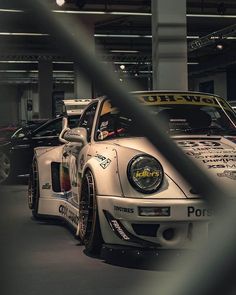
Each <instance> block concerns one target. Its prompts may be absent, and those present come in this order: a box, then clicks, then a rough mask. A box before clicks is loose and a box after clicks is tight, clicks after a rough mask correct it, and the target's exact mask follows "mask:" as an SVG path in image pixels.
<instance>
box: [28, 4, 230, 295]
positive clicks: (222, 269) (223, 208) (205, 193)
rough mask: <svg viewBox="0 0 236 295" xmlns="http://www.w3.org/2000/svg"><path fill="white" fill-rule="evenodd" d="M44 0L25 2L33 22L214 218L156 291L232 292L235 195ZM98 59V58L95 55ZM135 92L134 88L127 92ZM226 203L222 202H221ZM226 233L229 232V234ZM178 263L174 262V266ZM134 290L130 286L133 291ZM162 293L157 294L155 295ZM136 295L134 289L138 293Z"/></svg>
mask: <svg viewBox="0 0 236 295" xmlns="http://www.w3.org/2000/svg"><path fill="white" fill-rule="evenodd" d="M45 2H46V1H44V0H41V1H40V0H33V1H32V0H25V3H27V5H28V8H29V10H30V13H34V15H35V17H37V18H38V23H39V24H40V23H41V24H44V25H45V24H46V26H47V29H48V30H49V33H50V35H51V37H53V38H54V39H55V40H56V42H57V44H58V46H59V47H60V50H62V51H63V53H64V54H67V55H68V56H70V57H73V58H74V60H75V61H77V62H79V64H80V68H81V70H82V71H83V73H84V74H85V75H86V76H87V77H88V78H89V79H91V80H93V81H95V83H96V85H99V88H100V91H102V92H103V93H104V94H105V95H107V96H108V97H109V98H110V99H112V101H113V102H114V104H115V105H116V106H118V107H119V108H120V109H121V110H124V111H126V112H128V113H130V114H132V115H133V117H135V118H139V120H136V122H137V126H136V127H137V128H138V129H139V130H140V132H142V133H143V134H144V135H145V136H146V137H147V138H148V139H149V141H150V142H151V143H152V144H153V145H154V146H155V147H156V148H157V149H158V150H159V151H160V152H161V153H162V154H163V156H164V157H165V158H166V160H167V161H169V162H170V163H171V164H172V165H173V166H174V167H175V169H177V170H178V172H179V173H180V174H181V175H182V176H183V177H184V178H185V180H186V181H187V182H188V183H189V184H190V185H191V186H192V187H193V188H194V189H196V190H197V189H198V188H199V187H200V188H201V195H202V197H203V198H205V201H206V202H208V204H209V206H211V207H212V208H215V210H216V212H218V213H217V219H215V220H214V222H215V225H216V230H215V232H214V233H213V237H212V238H210V239H209V241H208V242H207V243H206V244H204V245H201V247H200V248H199V256H197V257H193V258H192V259H191V260H185V261H182V262H181V265H184V267H181V268H180V269H179V270H178V272H177V273H176V275H175V278H174V280H172V281H171V283H170V282H168V283H165V282H163V284H162V285H160V284H159V286H158V290H159V291H158V294H161V295H170V294H171V295H172V294H175V295H190V294H191V295H195V294H197V295H205V294H208V295H210V294H220V293H221V294H229V292H231V291H232V288H233V284H232V280H231V279H232V278H233V275H234V265H235V260H236V259H235V258H236V251H235V249H236V235H235V234H234V231H233V229H234V226H235V225H236V214H235V212H236V210H235V209H236V207H235V205H234V203H233V202H231V201H230V200H232V199H233V198H234V197H235V195H234V193H233V192H232V191H229V190H226V189H225V188H224V189H223V188H222V187H221V186H220V185H219V184H218V183H216V182H215V181H213V180H212V178H211V177H210V176H209V175H208V174H207V173H206V172H205V171H203V170H202V169H200V168H199V166H197V165H196V164H195V163H194V162H193V161H192V160H191V159H190V158H189V157H187V156H186V155H185V154H184V152H183V151H182V150H181V149H180V148H179V147H178V146H177V145H176V144H175V143H174V142H173V141H172V140H171V139H170V138H169V136H168V135H167V134H166V133H165V132H164V131H163V129H162V122H159V123H158V124H157V122H156V120H155V121H154V119H153V118H152V116H150V114H149V113H147V112H146V111H145V110H144V109H143V108H142V107H141V106H140V105H139V104H138V103H137V102H136V101H135V100H134V99H133V97H132V95H131V94H130V93H129V88H128V87H125V86H122V85H121V84H120V83H119V79H118V78H117V77H116V76H115V74H114V72H111V70H110V69H109V68H108V67H105V66H104V64H103V65H102V66H101V62H100V61H99V60H98V57H97V56H96V55H95V54H94V52H93V49H92V48H93V45H92V44H91V43H90V41H89V40H88V38H87V36H86V32H85V31H84V29H83V26H82V24H79V23H78V22H77V28H76V31H77V35H76V36H75V35H74V34H73V31H72V30H71V24H70V26H68V25H67V23H66V22H65V21H64V19H63V20H62V19H61V18H60V17H59V16H58V15H56V14H55V13H52V12H51V11H50V9H49V8H48V7H47V5H46V4H45ZM99 56H102V53H100V54H99ZM131 88H132V89H135V87H134V86H132V87H131ZM225 200H227V202H226V201H225ZM230 229H232V230H231V232H230V233H229V230H230ZM173 263H178V261H177V262H176V261H173ZM146 283H148V284H149V288H147V289H146V293H147V294H157V293H156V287H157V286H155V282H146ZM134 288H135V286H134ZM160 290H161V291H160ZM137 294H139V289H137Z"/></svg>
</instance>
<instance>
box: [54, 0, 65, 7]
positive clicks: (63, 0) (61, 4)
mask: <svg viewBox="0 0 236 295" xmlns="http://www.w3.org/2000/svg"><path fill="white" fill-rule="evenodd" d="M56 3H57V5H58V6H63V5H64V4H65V0H56Z"/></svg>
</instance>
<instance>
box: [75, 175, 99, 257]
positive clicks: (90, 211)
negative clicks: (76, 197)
mask: <svg viewBox="0 0 236 295" xmlns="http://www.w3.org/2000/svg"><path fill="white" fill-rule="evenodd" d="M79 208H80V209H79V210H80V212H79V236H80V239H81V241H82V242H83V243H84V245H85V249H86V251H87V252H88V253H90V254H99V253H100V251H101V247H102V243H103V239H102V233H101V229H100V222H99V216H98V206H97V198H96V188H95V182H94V177H93V174H92V173H91V171H90V170H87V171H86V172H85V174H84V177H83V179H82V187H81V198H80V206H79Z"/></svg>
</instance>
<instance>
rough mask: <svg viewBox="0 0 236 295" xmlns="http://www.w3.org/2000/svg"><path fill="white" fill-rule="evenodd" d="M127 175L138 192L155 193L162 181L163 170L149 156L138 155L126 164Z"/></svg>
mask: <svg viewBox="0 0 236 295" xmlns="http://www.w3.org/2000/svg"><path fill="white" fill-rule="evenodd" d="M127 175H128V179H129V182H130V183H131V185H132V186H133V187H134V188H135V189H136V190H137V191H139V192H142V193H144V194H151V193H154V192H156V191H157V190H158V189H159V188H160V186H161V184H162V181H163V176H164V172H163V168H162V166H161V164H160V162H159V161H157V159H155V158H154V157H152V156H149V155H138V156H136V157H134V158H133V159H132V160H131V161H130V162H129V164H128V167H127Z"/></svg>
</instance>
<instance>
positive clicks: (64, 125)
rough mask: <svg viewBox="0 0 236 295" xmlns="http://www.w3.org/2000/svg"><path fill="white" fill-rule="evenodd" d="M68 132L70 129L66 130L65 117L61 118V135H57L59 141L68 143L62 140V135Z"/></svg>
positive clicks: (66, 121)
mask: <svg viewBox="0 0 236 295" xmlns="http://www.w3.org/2000/svg"><path fill="white" fill-rule="evenodd" d="M68 130H70V128H68V119H67V118H66V117H63V118H62V130H61V133H60V134H59V140H60V142H62V143H67V142H68V141H67V140H65V139H64V135H65V133H66V132H67V131H68Z"/></svg>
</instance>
